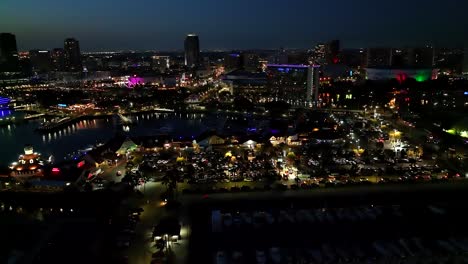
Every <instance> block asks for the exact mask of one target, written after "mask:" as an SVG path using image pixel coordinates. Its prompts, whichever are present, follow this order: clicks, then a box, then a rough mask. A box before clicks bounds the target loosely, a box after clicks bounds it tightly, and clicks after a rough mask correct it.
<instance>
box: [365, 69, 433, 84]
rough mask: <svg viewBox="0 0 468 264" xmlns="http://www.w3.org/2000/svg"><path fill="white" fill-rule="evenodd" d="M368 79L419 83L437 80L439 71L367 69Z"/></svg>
mask: <svg viewBox="0 0 468 264" xmlns="http://www.w3.org/2000/svg"><path fill="white" fill-rule="evenodd" d="M366 73H367V79H368V80H372V81H384V80H390V79H397V80H398V81H400V82H401V81H404V80H406V79H410V78H412V79H415V80H416V81H417V82H425V81H428V80H433V79H436V78H437V73H438V70H437V69H431V68H421V69H415V68H407V69H405V68H366Z"/></svg>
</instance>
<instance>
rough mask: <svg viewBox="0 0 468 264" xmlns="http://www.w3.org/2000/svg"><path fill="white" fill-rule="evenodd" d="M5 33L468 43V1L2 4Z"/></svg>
mask: <svg viewBox="0 0 468 264" xmlns="http://www.w3.org/2000/svg"><path fill="white" fill-rule="evenodd" d="M0 32H12V33H14V34H16V36H17V42H18V46H19V49H20V50H28V49H32V48H43V49H50V48H54V47H60V46H63V39H64V38H66V37H70V36H72V37H76V38H78V40H80V43H81V46H82V50H90V51H94V50H115V49H155V50H176V49H182V47H183V39H184V36H185V35H186V34H187V33H191V32H194V33H197V34H199V36H200V45H201V48H202V49H217V48H220V49H234V48H238V49H248V48H278V47H280V46H283V47H286V48H307V47H311V46H313V45H314V44H315V43H316V42H320V41H326V40H329V39H334V38H337V39H341V40H342V43H343V46H345V47H366V46H384V45H387V46H415V45H423V44H425V43H433V44H434V45H437V46H468V1H467V0H444V1H441V0H393V1H387V0H0Z"/></svg>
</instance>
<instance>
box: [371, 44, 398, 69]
mask: <svg viewBox="0 0 468 264" xmlns="http://www.w3.org/2000/svg"><path fill="white" fill-rule="evenodd" d="M391 65H392V49H391V48H369V49H368V50H367V67H370V68H372V67H390V66H391Z"/></svg>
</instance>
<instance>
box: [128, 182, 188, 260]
mask: <svg viewBox="0 0 468 264" xmlns="http://www.w3.org/2000/svg"><path fill="white" fill-rule="evenodd" d="M138 189H139V190H140V191H141V192H142V193H143V195H144V201H146V203H145V204H144V205H143V206H142V208H143V210H144V211H143V212H142V213H141V215H140V222H139V223H138V225H137V226H136V230H135V238H134V240H132V242H131V243H130V247H129V248H128V250H127V252H126V254H127V256H128V263H129V264H148V263H150V262H151V259H152V255H153V253H155V252H156V251H157V249H156V247H154V243H152V242H153V241H152V232H153V228H154V226H155V225H157V224H158V223H159V221H160V220H161V219H162V218H163V217H164V216H166V215H168V212H167V211H166V209H165V208H164V205H163V203H162V202H163V201H162V200H161V194H162V193H163V192H164V191H165V190H166V187H165V186H163V185H162V184H161V183H160V182H148V183H146V184H145V185H140V186H139V187H138ZM179 219H180V220H181V222H182V223H183V226H182V229H181V237H182V239H181V240H179V241H178V242H177V243H171V244H170V245H171V251H172V252H173V254H174V255H175V256H176V257H175V263H186V260H187V256H188V237H189V233H190V229H189V226H188V224H186V223H188V221H187V217H185V216H184V214H182V216H181V217H180V218H179Z"/></svg>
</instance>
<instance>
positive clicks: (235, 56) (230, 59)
mask: <svg viewBox="0 0 468 264" xmlns="http://www.w3.org/2000/svg"><path fill="white" fill-rule="evenodd" d="M241 66H242V60H241V54H240V52H235V51H233V52H230V53H228V54H226V55H225V56H224V68H226V69H227V70H235V69H239V68H240V67H241Z"/></svg>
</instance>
